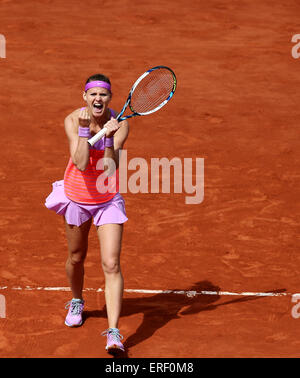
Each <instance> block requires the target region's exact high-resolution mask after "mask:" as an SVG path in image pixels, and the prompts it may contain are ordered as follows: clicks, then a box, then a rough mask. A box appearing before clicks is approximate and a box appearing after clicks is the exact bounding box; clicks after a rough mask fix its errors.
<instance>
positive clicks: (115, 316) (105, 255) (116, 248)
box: [97, 224, 123, 328]
mask: <svg viewBox="0 0 300 378" xmlns="http://www.w3.org/2000/svg"><path fill="white" fill-rule="evenodd" d="M97 233H98V237H99V241H100V246H101V262H102V268H103V272H104V276H105V301H106V309H107V318H108V327H109V328H118V322H119V317H120V313H121V306H122V298H123V276H122V272H121V268H120V253H121V244H122V233H123V225H122V224H105V225H102V226H99V227H97Z"/></svg>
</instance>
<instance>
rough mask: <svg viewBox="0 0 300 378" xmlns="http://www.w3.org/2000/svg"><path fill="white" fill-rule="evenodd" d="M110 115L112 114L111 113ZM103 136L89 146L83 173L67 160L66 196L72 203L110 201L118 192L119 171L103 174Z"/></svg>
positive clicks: (65, 175)
mask: <svg viewBox="0 0 300 378" xmlns="http://www.w3.org/2000/svg"><path fill="white" fill-rule="evenodd" d="M111 113H112V115H114V112H113V111H111ZM104 144H105V136H104V137H103V138H102V139H100V140H98V142H96V143H95V144H94V146H93V147H91V146H90V157H89V162H88V165H87V167H86V169H85V170H84V171H80V170H79V169H78V168H77V167H76V166H75V164H74V163H73V161H72V158H70V159H69V162H68V165H67V168H66V170H65V174H64V189H65V194H66V196H67V197H68V198H69V199H70V200H72V201H74V202H79V203H85V204H98V203H103V202H107V201H109V200H111V199H112V198H113V197H114V196H115V195H116V194H117V193H118V192H119V170H118V169H117V170H116V171H115V172H114V173H113V174H112V175H110V176H108V177H107V175H106V174H104V170H103V156H104V150H105V146H104Z"/></svg>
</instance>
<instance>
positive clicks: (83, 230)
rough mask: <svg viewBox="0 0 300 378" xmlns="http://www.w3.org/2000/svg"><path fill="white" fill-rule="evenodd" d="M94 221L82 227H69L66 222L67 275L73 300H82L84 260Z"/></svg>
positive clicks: (87, 222) (89, 221) (90, 220)
mask: <svg viewBox="0 0 300 378" xmlns="http://www.w3.org/2000/svg"><path fill="white" fill-rule="evenodd" d="M91 222H92V219H89V220H88V221H86V222H85V223H83V224H82V225H81V226H79V227H77V226H73V225H69V224H68V223H67V222H66V221H65V225H66V235H67V242H68V251H69V255H68V259H67V262H66V273H67V277H68V279H69V283H70V287H71V290H72V294H73V298H77V299H82V290H83V280H84V260H85V257H86V254H87V249H88V234H89V230H90V227H91Z"/></svg>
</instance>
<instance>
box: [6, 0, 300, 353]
mask: <svg viewBox="0 0 300 378" xmlns="http://www.w3.org/2000/svg"><path fill="white" fill-rule="evenodd" d="M299 12H300V5H299V3H298V2H297V1H296V0H290V1H286V2H283V1H279V0H276V1H269V0H259V1H258V0H248V1H247V0H236V1H235V0H234V1H232V0H230V1H225V0H209V1H200V0H195V1H183V0H175V1H171V0H168V1H158V0H153V1H152V2H151V3H149V2H147V1H137V0H131V1H129V0H122V1H121V0H117V1H113V2H112V1H105V0H103V1H96V0H86V1H78V0H76V1H69V0H64V1H59V0H53V1H51V0H40V1H33V0H26V1H23V2H20V1H12V0H1V1H0V14H1V24H0V33H1V34H2V35H3V36H5V39H6V58H5V59H0V83H1V91H0V111H1V150H0V159H1V166H0V179H1V198H2V201H1V206H0V215H1V218H0V226H1V243H0V249H1V255H0V261H1V264H0V280H1V281H0V286H1V290H0V294H1V295H2V296H4V298H5V305H6V308H5V310H6V311H5V317H2V318H1V319H0V356H1V357H109V356H108V355H107V353H106V352H105V349H104V347H105V339H104V338H103V337H101V336H100V334H101V332H102V331H103V330H105V329H106V328H107V319H106V312H105V302H104V293H103V289H104V277H103V273H102V270H101V264H100V252H99V244H98V239H97V235H96V232H95V229H94V228H92V230H91V235H90V243H89V253H88V257H87V260H86V264H85V273H86V275H85V288H86V291H85V300H86V307H85V313H84V315H85V321H84V324H83V326H82V327H79V328H76V329H70V328H68V327H66V326H65V325H64V318H65V315H66V310H65V304H66V302H67V301H69V300H70V295H71V293H70V292H68V291H66V289H64V288H66V287H67V286H68V282H67V278H66V274H65V261H66V257H67V244H66V238H65V229H64V224H63V219H62V218H61V217H59V216H58V215H56V214H55V213H53V212H50V211H49V210H48V209H46V208H45V206H44V202H45V198H46V197H47V196H48V194H49V193H50V191H51V184H52V182H54V181H56V180H60V179H62V178H63V174H64V170H65V167H66V164H67V162H68V159H69V150H68V141H67V138H66V136H65V132H64V127H63V120H64V118H65V116H66V115H67V114H69V113H70V112H71V111H73V110H74V109H76V108H78V107H80V106H82V104H83V101H82V88H83V84H84V83H85V80H86V78H87V77H88V76H90V75H92V74H94V73H97V72H101V73H105V74H106V75H108V76H109V77H110V79H111V81H112V85H113V93H114V98H113V101H112V107H113V108H114V109H116V110H117V111H119V110H120V109H121V108H122V106H123V103H124V101H125V99H126V97H127V94H128V91H129V89H130V87H131V85H132V84H133V83H134V81H135V80H136V79H137V77H138V76H139V75H141V74H142V73H143V72H144V71H145V70H147V69H149V68H151V67H153V66H156V65H166V66H169V67H171V68H172V69H173V70H174V71H175V73H176V76H177V79H178V88H177V90H176V93H175V96H174V98H173V99H172V100H171V101H170V103H169V104H168V105H167V106H165V107H164V108H163V109H161V110H160V111H159V112H157V113H155V114H153V115H151V116H149V117H136V118H135V119H133V120H132V121H130V128H131V130H130V136H129V138H128V141H127V142H126V145H125V148H126V150H127V153H128V159H132V158H134V157H140V158H144V159H146V161H148V162H150V159H151V158H162V157H166V158H168V159H172V158H173V157H177V158H179V159H181V160H182V161H183V159H184V158H192V159H193V161H194V162H195V160H196V158H202V159H204V199H203V201H202V202H201V203H199V204H194V205H188V204H186V203H185V196H186V193H184V192H183V193H174V192H172V191H171V193H169V194H168V193H162V192H160V193H137V194H134V193H130V192H129V191H128V192H127V193H124V194H123V197H124V199H125V202H126V211H127V216H128V218H129V221H128V222H127V223H126V224H125V228H124V237H123V248H122V255H121V265H122V272H123V275H124V280H125V289H126V291H125V293H124V300H123V311H122V315H121V319H120V324H119V327H120V332H121V333H122V334H123V336H124V341H125V347H126V349H127V354H126V356H127V357H129V358H140V357H149V358H150V357H153V358H157V357H166V358H168V357H173V358H175V357H178V358H179V357H182V358H187V357H199V358H201V357H300V319H298V318H297V317H295V316H292V308H293V306H294V305H295V304H296V303H293V302H292V298H293V294H295V293H298V292H300V257H299V241H300V240H299V226H300V220H299V215H300V208H299V178H300V173H299V163H300V152H299V151H300V148H299V147H300V143H299V119H300V110H299V104H300V92H299V72H300V59H295V58H293V56H292V53H291V51H292V48H293V46H294V45H295V43H292V42H291V39H292V37H293V35H295V34H297V33H300V23H299ZM193 172H194V176H193V180H195V179H196V178H195V166H194V170H193ZM132 173H133V171H128V176H129V177H130V175H131V174H132ZM194 182H195V181H194ZM47 288H48V289H47ZM99 289H101V290H99ZM131 290H132V291H131ZM164 291H170V292H169V293H166V292H164ZM189 291H193V292H194V294H195V295H194V296H188V295H186V294H187V292H189ZM178 292H179V293H178ZM255 293H256V294H255ZM266 293H269V294H266ZM2 298H3V297H2ZM2 313H3V311H2Z"/></svg>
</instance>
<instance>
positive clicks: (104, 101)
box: [83, 87, 111, 118]
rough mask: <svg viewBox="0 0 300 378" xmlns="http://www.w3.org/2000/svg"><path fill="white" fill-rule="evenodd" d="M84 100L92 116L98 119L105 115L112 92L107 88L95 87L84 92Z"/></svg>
mask: <svg viewBox="0 0 300 378" xmlns="http://www.w3.org/2000/svg"><path fill="white" fill-rule="evenodd" d="M83 99H84V100H85V101H86V103H87V107H88V109H89V110H90V112H91V114H92V115H93V116H94V117H96V118H97V117H101V116H103V114H105V112H106V110H107V108H108V104H109V103H110V100H111V92H110V91H109V90H108V89H106V88H101V87H95V88H91V89H88V90H87V91H86V92H84V94H83Z"/></svg>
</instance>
